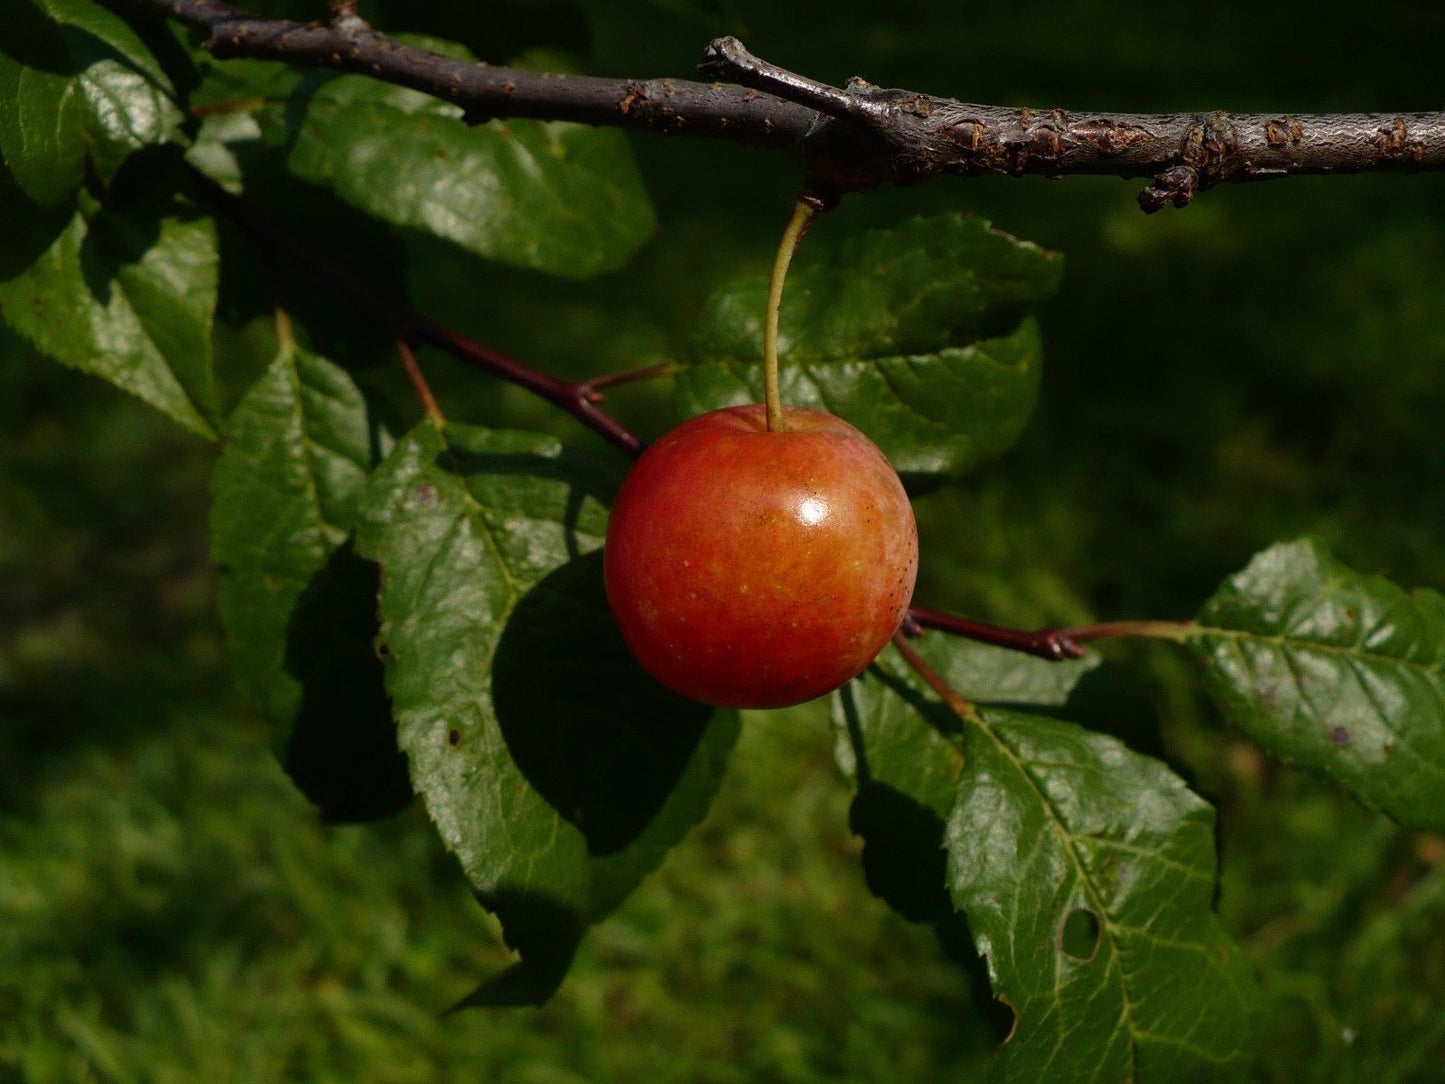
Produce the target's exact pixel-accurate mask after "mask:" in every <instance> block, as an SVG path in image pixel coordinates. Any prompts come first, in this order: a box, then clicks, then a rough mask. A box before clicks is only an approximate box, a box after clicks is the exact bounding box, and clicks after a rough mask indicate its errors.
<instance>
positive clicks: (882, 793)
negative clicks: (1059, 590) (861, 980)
mask: <svg viewBox="0 0 1445 1084" xmlns="http://www.w3.org/2000/svg"><path fill="white" fill-rule="evenodd" d="M914 648H915V650H917V651H918V652H919V654H921V655H922V656H923V657H924V658H925V659H926V660H927V662H928V663H929V665H930V666H932V667H933V668H934V669H935V670H937V671H938V672H939V673H940V674H941V675H943V676H944V678H945V679H946V680H947V681H948V682H949V684H950V685H951V686H952V687H953V688H955V689H957V690H958V691H959V692H960V693H961V694H962V695H963V696H964V697H966V698H967V699H969V700H972V701H976V702H992V703H1011V704H1033V705H1038V706H1054V705H1060V704H1063V703H1064V702H1065V701H1067V700H1068V697H1069V693H1070V692H1071V691H1072V690H1073V688H1074V686H1075V685H1076V684H1077V683H1078V682H1079V680H1080V679H1081V678H1082V677H1083V676H1084V674H1086V673H1087V672H1088V671H1089V670H1091V669H1093V668H1094V667H1095V666H1097V665H1098V659H1097V657H1094V656H1090V657H1088V658H1084V659H1080V660H1077V661H1070V662H1047V661H1045V660H1043V659H1035V658H1031V657H1029V656H1027V655H1020V654H1019V653H1017V652H1013V651H1005V650H1003V649H1002V648H997V647H991V646H989V645H986V644H978V643H972V642H970V641H968V640H962V639H958V638H956V637H951V636H944V635H942V634H939V633H931V634H929V635H927V636H924V637H921V638H920V639H918V640H916V641H914ZM830 706H831V710H832V716H833V723H834V726H835V729H836V733H837V758H838V763H839V765H840V766H841V767H842V768H843V771H844V773H845V774H847V775H848V776H849V777H850V778H851V779H853V781H854V783H855V785H856V786H857V788H858V793H857V795H856V796H855V797H854V800H853V804H852V808H851V809H850V811H849V821H850V823H851V825H852V828H853V830H854V832H856V833H857V834H858V835H859V836H861V837H862V838H863V856H862V861H863V873H864V876H865V878H866V879H867V882H868V887H869V889H870V890H872V892H873V893H874V894H875V895H877V896H878V897H879V898H881V899H883V900H885V901H886V902H887V903H888V904H889V905H890V906H891V907H893V908H894V909H895V910H896V911H898V912H899V913H900V914H902V915H903V916H904V917H906V918H910V919H913V920H915V921H918V920H924V919H928V920H932V921H939V920H941V919H943V918H945V917H946V916H948V915H950V914H951V913H952V907H951V906H950V905H949V903H948V898H947V894H946V880H945V877H944V869H943V860H944V852H943V829H944V823H945V821H946V820H947V819H948V815H949V812H950V811H951V810H952V809H953V802H954V795H955V793H956V792H957V789H958V781H959V778H960V775H961V773H962V771H963V766H964V761H963V755H962V751H961V745H962V742H961V731H960V727H959V720H958V717H957V716H956V715H955V714H954V713H953V712H952V711H950V710H949V709H948V708H947V707H945V706H944V704H943V703H942V702H941V701H939V700H938V698H937V697H936V696H935V695H934V694H933V693H932V692H931V691H930V690H929V689H928V686H926V685H925V684H924V683H923V681H922V680H921V679H920V678H919V677H918V675H917V674H916V673H915V672H914V671H913V669H912V668H911V667H910V666H909V665H908V663H907V662H906V661H905V660H904V659H903V657H902V656H901V655H899V653H898V652H897V651H896V650H894V649H891V648H890V649H888V650H885V651H884V652H883V654H881V655H880V656H879V657H878V659H877V660H876V661H875V662H874V663H873V665H871V666H870V667H869V668H868V669H867V670H865V671H864V672H863V673H862V674H860V675H859V676H858V677H857V678H855V679H854V680H853V681H851V682H849V683H848V684H847V685H844V686H843V687H842V688H840V689H838V690H837V691H836V692H834V693H833V695H832V697H831V699H830Z"/></svg>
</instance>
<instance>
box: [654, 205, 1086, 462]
mask: <svg viewBox="0 0 1445 1084" xmlns="http://www.w3.org/2000/svg"><path fill="white" fill-rule="evenodd" d="M800 262H802V261H801V260H800ZM1061 271H1062V261H1061V260H1059V259H1058V257H1057V256H1056V255H1055V254H1054V253H1051V252H1047V251H1045V250H1043V249H1041V248H1039V247H1038V246H1036V245H1032V244H1029V243H1027V242H1023V241H1019V240H1016V239H1015V238H1013V237H1010V236H1008V235H1007V234H1004V233H1000V232H998V231H996V230H993V229H991V228H989V225H988V223H986V222H984V221H982V220H980V219H975V218H967V217H964V216H961V215H942V216H938V217H936V218H927V219H925V218H916V219H912V220H910V221H908V222H906V223H904V224H903V225H902V226H900V227H898V228H897V229H894V230H875V231H872V232H870V233H866V234H864V235H862V236H861V237H858V238H856V239H854V240H851V241H849V242H847V243H845V244H844V245H843V246H842V247H841V249H840V251H839V252H838V253H837V254H836V255H834V256H833V257H831V258H830V259H828V260H827V262H825V263H821V264H813V265H812V266H804V267H803V268H802V269H801V270H798V271H795V272H794V273H793V274H792V275H790V277H789V279H788V283H787V289H786V291H785V292H784V295H783V308H782V313H781V315H780V319H779V343H778V346H779V353H780V356H781V360H782V365H783V367H782V373H781V380H782V385H783V398H784V400H785V401H786V402H788V403H789V404H792V405H797V406H813V407H818V408H821V409H824V410H828V411H831V412H832V413H835V414H838V415H840V416H841V417H843V418H846V419H847V420H848V421H850V422H852V423H853V424H854V425H856V426H858V427H859V428H860V429H862V430H863V431H864V432H866V433H867V434H868V435H869V436H870V437H871V438H872V439H873V440H874V441H875V442H876V443H877V444H878V446H879V447H880V448H882V449H883V452H884V454H886V455H887V456H888V458H889V460H890V461H891V462H892V463H893V465H894V467H895V468H897V470H898V471H899V472H900V473H902V474H905V475H908V474H915V475H931V474H942V473H955V472H958V471H961V470H964V469H966V468H968V467H969V466H972V465H973V464H975V463H978V462H980V461H982V460H985V459H988V458H990V457H992V456H995V455H998V454H999V453H1000V452H1002V451H1003V450H1004V449H1005V448H1007V447H1008V446H1009V445H1010V444H1012V443H1013V441H1014V440H1015V439H1016V438H1017V437H1018V435H1019V433H1020V432H1021V431H1022V429H1023V426H1024V423H1025V422H1027V420H1028V417H1029V415H1030V414H1031V413H1032V411H1033V406H1034V401H1035V398H1036V396H1037V393H1038V384H1039V376H1040V363H1041V360H1042V347H1041V344H1040V339H1039V332H1038V327H1037V325H1036V324H1035V323H1034V321H1033V320H1032V319H1029V318H1027V313H1028V311H1029V310H1030V309H1032V308H1034V307H1036V306H1037V305H1038V304H1040V303H1041V302H1042V301H1044V300H1045V299H1046V298H1047V297H1049V296H1050V295H1051V294H1052V293H1053V292H1054V290H1055V289H1056V288H1057V286H1058V281H1059V276H1060V274H1061ZM766 297H767V282H766V280H765V279H763V278H752V279H747V280H744V281H741V282H738V283H734V284H732V285H729V286H726V287H724V288H723V289H721V290H719V291H718V292H717V293H716V294H714V295H713V297H712V299H711V300H710V301H709V303H708V306H707V309H706V310H705V311H704V313H703V315H702V317H701V319H700V320H699V322H698V327H697V331H696V334H695V337H694V342H693V346H692V350H691V355H690V357H689V359H688V360H689V364H688V365H687V366H686V367H685V368H684V369H683V371H682V372H681V373H680V374H679V375H678V377H677V389H678V399H679V409H680V410H681V411H682V412H683V413H685V414H687V415H692V414H698V413H702V412H704V411H707V410H714V409H717V408H718V407H723V406H731V405H735V404H737V403H743V402H757V401H760V399H761V397H762V371H761V364H760V361H761V357H762V324H763V315H764V308H765V301H766Z"/></svg>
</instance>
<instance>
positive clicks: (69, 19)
mask: <svg viewBox="0 0 1445 1084" xmlns="http://www.w3.org/2000/svg"><path fill="white" fill-rule="evenodd" d="M180 122H181V111H180V109H179V108H178V107H177V105H176V102H175V91H174V90H173V88H172V87H171V84H170V80H169V79H167V78H166V75H165V73H164V72H163V71H162V70H161V67H160V65H159V64H157V63H156V60H155V57H154V56H152V55H151V52H150V50H149V49H147V48H146V46H145V45H144V43H142V42H141V40H140V38H139V37H137V36H136V33H135V31H134V30H132V29H131V28H130V27H129V26H127V25H126V24H125V22H124V21H122V20H121V19H120V17H119V16H117V15H115V14H113V13H112V12H110V11H107V10H106V9H105V8H103V7H101V6H100V5H98V4H95V3H91V2H90V0H7V2H6V3H5V4H4V5H0V159H3V160H4V162H5V165H6V167H7V168H8V169H9V171H10V172H11V174H12V175H13V176H14V177H15V178H16V180H17V181H19V183H20V187H21V188H22V189H23V190H24V192H25V193H26V195H27V196H29V198H30V199H31V200H33V201H34V202H35V203H37V204H38V205H40V206H42V207H49V206H53V205H55V204H57V203H60V202H61V201H63V200H65V199H66V198H68V197H69V196H70V195H71V194H72V193H73V192H74V191H75V190H76V189H77V188H79V187H80V182H81V179H82V177H83V175H84V171H85V161H86V158H87V157H89V159H90V161H91V162H92V163H93V165H94V167H95V169H96V171H97V172H98V173H99V175H100V176H101V177H104V178H109V177H111V176H112V175H114V173H115V172H116V170H117V169H118V168H119V167H120V164H121V163H122V162H123V161H124V160H125V159H126V157H127V156H128V155H130V154H131V153H132V152H134V151H136V150H139V149H140V148H141V147H145V146H150V145H154V144H157V143H162V142H165V141H167V140H169V139H171V138H173V137H174V136H175V135H176V134H177V132H178V130H179V127H180Z"/></svg>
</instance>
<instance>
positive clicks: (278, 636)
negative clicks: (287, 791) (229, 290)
mask: <svg viewBox="0 0 1445 1084" xmlns="http://www.w3.org/2000/svg"><path fill="white" fill-rule="evenodd" d="M229 436H230V440H229V442H228V444H227V445H226V448H225V450H224V451H223V452H222V453H221V455H220V457H219V459H217V461H216V467H215V471H214V473H213V475H212V491H213V495H214V500H213V503H212V506H211V552H212V557H213V559H214V560H215V562H216V564H217V565H219V566H220V568H221V581H220V610H221V620H222V623H223V624H224V625H225V628H226V635H227V639H228V641H229V645H230V652H231V660H232V665H233V667H234V669H235V672H236V676H237V680H238V681H239V683H240V685H241V687H242V689H243V691H244V692H245V693H246V695H247V697H248V698H249V699H250V700H251V701H252V702H253V703H254V704H256V706H257V707H258V708H260V709H261V711H262V713H263V714H264V715H265V716H266V718H267V719H268V720H269V721H270V723H271V724H272V726H273V727H274V736H275V742H274V744H275V746H276V750H277V755H278V756H279V757H280V758H281V760H282V763H283V764H284V765H285V766H286V768H287V770H288V772H290V774H291V776H292V778H293V779H294V780H295V781H296V783H297V785H298V786H299V787H300V788H301V790H302V791H303V793H305V794H306V795H307V797H309V798H310V799H311V800H312V801H313V802H315V803H316V805H317V806H318V807H319V808H320V809H321V811H322V814H323V815H324V816H326V817H327V818H328V819H333V820H358V819H365V818H369V817H374V816H381V815H384V814H386V813H389V812H392V811H394V810H396V809H398V808H400V807H401V806H403V805H405V804H406V802H407V801H408V800H409V798H410V795H411V789H410V786H409V784H408V781H407V777H406V765H405V762H404V760H403V759H402V758H401V755H400V753H399V751H398V750H397V746H396V734H395V728H394V727H393V725H392V722H391V706H390V703H389V702H388V700H387V697H386V690H385V688H384V685H383V680H382V666H381V661H380V660H379V659H378V658H377V657H376V654H375V652H374V650H373V648H372V640H373V638H374V636H375V635H376V632H377V628H378V622H377V617H376V595H377V591H378V589H379V586H380V583H379V577H378V573H377V570H376V567H375V566H374V565H372V564H370V563H369V562H366V561H363V560H361V559H360V558H359V557H357V556H356V555H355V554H354V552H353V551H352V548H351V545H350V542H349V536H350V534H351V531H352V529H353V528H354V526H355V524H356V518H357V506H358V502H359V500H360V496H361V493H362V490H363V489H364V488H365V485H366V480H367V477H368V475H369V472H370V470H371V468H372V465H373V461H374V458H375V456H374V453H373V443H374V437H373V431H372V423H371V420H370V417H369V414H368V410H367V406H366V401H365V400H364V399H363V397H362V394H361V392H360V390H359V389H358V388H357V387H356V384H355V383H354V382H353V381H352V379H351V377H350V376H349V375H348V374H347V373H346V372H345V371H344V370H342V369H340V368H339V367H337V366H336V365H334V364H332V363H331V362H329V361H327V360H326V359H324V358H321V357H317V356H316V355H314V354H311V353H309V352H307V351H305V350H302V349H300V348H298V347H294V346H291V345H283V347H282V349H281V352H280V353H279V354H278V356H277V357H276V359H275V361H273V362H272V363H271V365H270V367H269V368H268V369H267V370H266V373H265V375H264V376H263V377H262V378H261V379H260V380H259V381H257V383H256V384H255V385H254V386H253V387H252V388H251V390H250V391H248V392H247V393H246V395H245V396H244V397H243V398H242V400H241V402H240V404H239V405H238V406H237V407H236V410H235V412H234V413H233V414H232V416H231V419H230V425H229Z"/></svg>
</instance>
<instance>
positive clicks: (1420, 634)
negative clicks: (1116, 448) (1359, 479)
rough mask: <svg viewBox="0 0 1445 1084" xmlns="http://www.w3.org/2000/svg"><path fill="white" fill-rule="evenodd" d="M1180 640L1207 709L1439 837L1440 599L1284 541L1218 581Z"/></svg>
mask: <svg viewBox="0 0 1445 1084" xmlns="http://www.w3.org/2000/svg"><path fill="white" fill-rule="evenodd" d="M1188 642H1189V644H1190V646H1191V647H1192V648H1193V649H1194V650H1195V652H1196V653H1197V654H1198V655H1199V656H1200V658H1201V659H1202V660H1203V661H1204V663H1205V667H1206V668H1205V680H1206V685H1207V686H1208V689H1209V691H1210V694H1211V695H1212V696H1213V697H1214V699H1215V700H1216V701H1217V702H1218V704H1219V706H1220V709H1221V710H1222V711H1223V712H1224V713H1225V715H1226V716H1227V717H1228V718H1229V719H1230V721H1232V722H1233V723H1235V725H1237V726H1238V727H1239V728H1240V729H1241V730H1243V731H1244V732H1245V733H1246V734H1248V735H1249V736H1250V737H1251V738H1253V739H1254V740H1255V741H1257V742H1259V743H1260V744H1261V745H1262V746H1264V747H1265V748H1266V749H1268V750H1270V751H1271V752H1273V753H1275V754H1277V755H1279V756H1281V757H1283V758H1284V759H1285V760H1288V761H1290V762H1292V763H1295V764H1298V765H1300V766H1301V767H1303V768H1307V769H1309V770H1310V771H1313V772H1317V773H1319V774H1321V775H1323V776H1325V777H1326V778H1328V779H1331V780H1333V781H1334V782H1336V783H1338V784H1340V785H1341V786H1343V787H1346V788H1347V789H1348V790H1349V791H1350V792H1351V793H1352V794H1354V795H1355V796H1356V797H1357V798H1359V799H1360V800H1361V801H1363V802H1365V803H1366V804H1367V805H1370V806H1372V807H1374V808H1376V809H1380V810H1382V811H1384V812H1385V813H1388V814H1389V815H1390V816H1392V817H1394V818H1395V819H1397V820H1399V821H1402V822H1404V823H1407V824H1412V825H1417V826H1419V827H1423V828H1435V829H1441V828H1445V596H1441V595H1440V594H1438V593H1437V592H1435V591H1429V590H1423V589H1422V590H1416V591H1405V590H1402V589H1401V588H1399V587H1397V586H1396V585H1395V584H1393V583H1391V582H1390V581H1389V580H1386V579H1384V578H1383V577H1380V576H1364V575H1361V574H1359V573H1357V572H1354V571H1351V570H1350V569H1349V568H1346V567H1345V566H1344V565H1342V564H1340V563H1339V562H1338V561H1336V560H1335V559H1334V558H1333V557H1331V556H1330V555H1329V553H1328V552H1327V551H1326V550H1325V549H1324V547H1323V546H1322V545H1320V544H1319V543H1318V542H1314V541H1308V540H1306V541H1299V542H1291V543H1286V544H1282V545H1278V546H1274V547H1272V548H1271V549H1268V550H1265V551H1264V552H1263V553H1260V554H1258V555H1257V556H1256V557H1255V558H1254V560H1253V561H1251V562H1250V564H1249V567H1248V568H1246V569H1245V570H1244V571H1243V572H1241V573H1239V574H1238V575H1237V576H1234V577H1233V578H1231V579H1230V580H1229V581H1227V582H1226V583H1225V584H1224V585H1223V586H1222V587H1221V588H1220V589H1219V591H1218V592H1216V593H1215V595H1214V597H1213V598H1211V599H1210V600H1209V602H1208V603H1206V604H1205V607H1204V609H1203V610H1202V611H1201V612H1200V614H1199V618H1198V621H1197V622H1196V624H1195V625H1194V626H1192V627H1191V628H1190V630H1189V634H1188Z"/></svg>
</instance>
